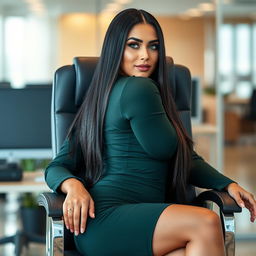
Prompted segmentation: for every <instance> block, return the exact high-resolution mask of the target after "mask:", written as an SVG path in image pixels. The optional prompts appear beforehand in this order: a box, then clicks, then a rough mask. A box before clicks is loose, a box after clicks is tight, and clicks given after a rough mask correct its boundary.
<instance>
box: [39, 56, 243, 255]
mask: <svg viewBox="0 0 256 256" xmlns="http://www.w3.org/2000/svg"><path fill="white" fill-rule="evenodd" d="M97 60H98V59H97V58H96V57H77V58H75V59H74V64H73V65H69V66H64V67H61V68H60V69H58V70H57V71H56V73H55V78H54V86H53V96H52V146H53V152H54V155H56V154H57V152H58V151H59V149H60V147H61V145H62V143H63V141H64V139H65V137H66V135H67V131H68V128H69V126H70V124H71V122H72V120H73V119H74V117H75V114H76V112H77V110H78V108H79V106H80V105H81V103H82V100H83V97H84V95H85V93H86V90H87V89H88V87H89V84H90V81H91V78H92V75H93V72H94V69H95V66H96V63H97ZM167 62H168V76H169V79H170V81H171V86H172V87H173V88H172V91H173V93H174V98H175V102H176V105H177V108H178V111H179V114H180V117H181V120H182V122H183V125H184V126H185V128H186V129H187V131H188V133H189V134H190V135H191V120H190V95H191V76H190V72H189V70H188V69H187V68H186V67H184V66H181V65H174V64H173V61H172V59H171V58H170V57H168V58H167ZM188 191H189V195H188V197H189V198H190V201H191V202H192V201H193V202H195V203H196V204H197V205H202V206H205V205H210V206H211V205H213V203H209V202H215V203H216V204H217V205H218V206H219V208H220V217H221V219H222V223H223V230H224V233H225V236H224V237H225V244H226V250H227V255H228V256H233V255H234V252H235V248H234V232H235V231H234V225H235V222H234V212H240V211H241V208H240V207H239V206H238V205H237V204H236V203H235V201H234V200H233V199H232V198H231V197H230V196H229V195H228V193H227V192H219V191H213V190H209V191H205V192H203V193H201V194H200V195H199V196H198V197H197V198H196V195H195V188H194V187H190V188H188ZM195 198H196V199H195ZM64 199H65V196H64V195H63V194H56V193H51V192H49V193H43V194H41V195H40V196H39V197H38V203H39V205H42V206H44V207H45V209H46V212H47V216H48V218H47V230H46V240H47V244H46V255H47V256H53V255H55V256H57V255H58V256H59V255H72V256H75V255H76V256H77V255H79V253H78V252H77V251H76V250H75V245H74V240H73V234H71V233H70V232H69V231H68V230H66V228H65V226H64V223H63V220H62V216H63V213H62V204H63V201H64ZM113 256H114V255H113Z"/></svg>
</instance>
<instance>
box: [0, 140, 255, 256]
mask: <svg viewBox="0 0 256 256" xmlns="http://www.w3.org/2000/svg"><path fill="white" fill-rule="evenodd" d="M200 145H202V146H201V147H198V151H199V153H201V154H202V155H203V156H204V157H205V158H206V160H207V158H208V156H207V153H206V152H207V151H208V150H207V147H208V145H209V144H208V143H207V141H202V140H200ZM224 169H225V174H226V175H228V176H229V177H231V178H233V179H235V180H237V181H239V183H240V184H241V185H242V186H244V187H245V188H246V189H248V190H249V191H251V192H253V193H254V194H255V195H256V141H253V140H252V139H250V138H249V139H248V138H245V139H243V140H241V143H239V144H237V145H229V146H226V147H225V168H224ZM9 202H10V203H9V204H5V203H4V201H3V199H2V200H1V199H0V237H1V236H3V235H12V234H14V233H15V232H16V230H17V227H18V228H19V227H20V221H19V218H18V217H17V214H16V212H17V207H18V205H17V201H16V199H15V198H10V200H9ZM236 220H237V221H236V224H237V226H236V233H237V238H238V240H237V242H236V256H256V223H255V224H251V223H250V222H249V215H248V211H247V210H243V212H242V214H238V215H236ZM44 255H45V247H44V246H43V245H37V244H30V246H29V249H26V248H24V250H23V253H22V256H44ZM0 256H14V248H13V245H12V244H9V245H5V246H3V245H0ZM102 256H104V255H102Z"/></svg>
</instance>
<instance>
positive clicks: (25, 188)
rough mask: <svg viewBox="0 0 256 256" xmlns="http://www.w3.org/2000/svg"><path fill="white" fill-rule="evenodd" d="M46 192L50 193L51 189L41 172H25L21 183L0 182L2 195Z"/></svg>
mask: <svg viewBox="0 0 256 256" xmlns="http://www.w3.org/2000/svg"><path fill="white" fill-rule="evenodd" d="M45 191H50V189H49V187H48V186H47V185H46V183H45V182H44V180H43V173H42V172H41V171H36V172H24V173H23V179H22V180H21V181H8V182H3V181H1V182H0V193H10V192H19V193H26V192H45Z"/></svg>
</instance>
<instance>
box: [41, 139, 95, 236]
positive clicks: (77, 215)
mask: <svg viewBox="0 0 256 256" xmlns="http://www.w3.org/2000/svg"><path fill="white" fill-rule="evenodd" d="M70 148H71V143H70V141H69V140H68V139H66V140H65V141H64V143H63V146H62V147H61V149H60V152H59V153H58V155H57V156H56V157H55V159H54V160H53V161H52V162H51V163H50V164H49V165H48V167H47V168H46V171H45V180H46V182H47V184H48V186H49V187H50V188H51V189H53V190H54V191H55V192H62V193H64V194H66V198H65V201H64V203H63V217H64V222H65V225H66V227H67V229H70V231H71V232H75V234H76V235H78V234H79V232H81V233H83V232H84V231H85V227H86V220H87V216H88V213H89V216H90V217H91V218H94V217H95V216H94V202H93V199H92V198H91V196H90V194H89V192H88V191H87V190H86V188H85V182H84V180H83V179H82V178H81V175H79V171H78V169H77V168H78V166H79V165H82V161H83V159H82V152H81V151H80V149H78V150H77V152H76V154H74V155H71V154H70Z"/></svg>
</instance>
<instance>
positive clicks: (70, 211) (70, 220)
mask: <svg viewBox="0 0 256 256" xmlns="http://www.w3.org/2000/svg"><path fill="white" fill-rule="evenodd" d="M73 212H74V208H73V206H71V205H70V206H68V208H67V216H68V226H69V229H70V231H71V232H72V233H73V232H74V222H73Z"/></svg>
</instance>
